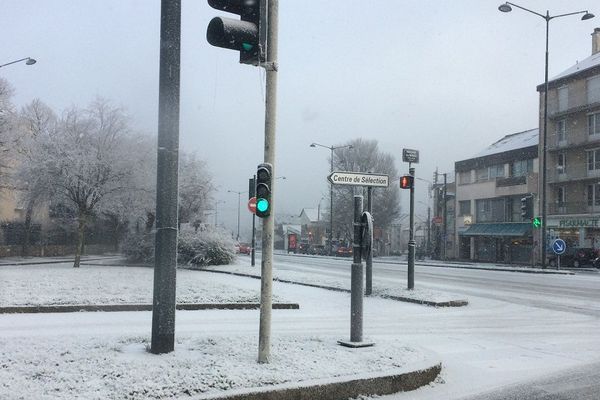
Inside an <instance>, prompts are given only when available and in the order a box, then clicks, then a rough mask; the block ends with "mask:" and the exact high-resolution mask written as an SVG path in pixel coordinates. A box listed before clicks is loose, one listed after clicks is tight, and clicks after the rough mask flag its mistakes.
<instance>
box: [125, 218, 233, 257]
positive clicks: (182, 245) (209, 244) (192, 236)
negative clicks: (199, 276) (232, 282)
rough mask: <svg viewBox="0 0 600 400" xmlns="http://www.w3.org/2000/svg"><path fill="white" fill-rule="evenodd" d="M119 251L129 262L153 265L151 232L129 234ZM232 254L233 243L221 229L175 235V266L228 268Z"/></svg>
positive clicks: (186, 230) (211, 228)
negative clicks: (220, 266) (176, 238)
mask: <svg viewBox="0 0 600 400" xmlns="http://www.w3.org/2000/svg"><path fill="white" fill-rule="evenodd" d="M123 251H124V253H125V256H126V257H127V260H129V261H130V262H135V263H145V264H153V263H154V232H152V233H145V234H136V233H132V234H130V235H129V236H128V237H127V240H126V241H125V244H124V246H123ZM235 254H236V252H235V246H234V241H233V239H232V238H231V236H230V235H229V234H228V233H226V232H224V231H222V230H221V229H215V228H214V227H211V226H208V227H204V226H202V227H201V228H200V229H199V230H198V232H195V231H194V230H193V229H182V230H180V231H179V237H178V245H177V263H178V264H180V265H186V266H196V267H202V266H207V265H224V264H231V262H232V261H233V260H234V259H235Z"/></svg>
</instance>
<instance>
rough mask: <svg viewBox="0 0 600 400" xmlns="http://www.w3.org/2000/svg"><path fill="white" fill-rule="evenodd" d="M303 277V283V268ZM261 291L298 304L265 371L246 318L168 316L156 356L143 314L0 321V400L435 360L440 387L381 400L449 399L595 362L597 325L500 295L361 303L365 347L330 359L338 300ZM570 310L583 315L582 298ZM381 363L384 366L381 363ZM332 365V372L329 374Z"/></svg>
mask: <svg viewBox="0 0 600 400" xmlns="http://www.w3.org/2000/svg"><path fill="white" fill-rule="evenodd" d="M246 261H247V260H246ZM6 268H7V267H0V282H2V285H3V286H2V289H4V283H5V282H6V280H5V278H6V276H7V275H4V272H5V271H12V269H10V268H9V269H6ZM18 268H22V267H18ZM51 268H54V266H43V267H42V268H41V269H38V270H37V271H38V273H40V271H43V270H45V269H51ZM68 268H70V267H68ZM98 268H106V269H107V270H109V269H110V268H113V269H114V268H115V267H98ZM247 268H249V267H247ZM117 269H118V268H117ZM140 270H146V269H142V268H141V269H140ZM86 271H95V269H92V268H90V267H84V268H82V269H81V270H80V271H78V273H80V274H81V273H82V272H86ZM131 271H132V273H131V274H129V275H127V274H125V275H122V276H120V279H122V280H124V281H135V280H138V277H137V276H136V274H133V272H134V271H137V270H136V269H133V270H131ZM147 271H148V272H149V273H150V272H151V269H147ZM180 272H182V271H180ZM185 272H186V273H187V272H189V273H192V274H197V276H198V277H199V278H198V279H199V280H200V281H205V282H206V284H207V285H210V286H211V287H218V288H220V289H219V290H222V293H223V296H225V293H227V292H229V291H230V290H229V289H232V290H238V289H239V288H242V289H243V288H246V289H247V290H248V291H252V290H255V291H258V287H259V285H260V281H259V280H256V279H248V278H242V277H236V276H231V275H224V274H214V273H203V272H197V271H185ZM13 273H15V272H14V271H13V272H11V274H13ZM142 273H143V272H142ZM306 274H307V275H311V273H310V270H307V272H306ZM497 274H499V273H497ZM506 274H507V276H510V277H513V278H514V277H515V274H514V273H506ZM33 275H34V273H31V274H30V277H27V278H26V279H33V278H31V276H33ZM526 275H528V274H524V275H523V279H525V276H526ZM519 276H520V275H519ZM17 278H18V277H17V276H16V275H14V276H13V278H11V279H17ZM565 278H566V279H571V278H569V277H565ZM23 279H25V278H23ZM46 279H51V275H49V276H48V277H47V278H46ZM553 279H557V278H553ZM590 279H596V277H595V276H593V277H590ZM183 281H184V279H180V280H179V283H181V282H183ZM62 282H63V283H62V284H63V285H66V288H67V289H68V288H75V287H76V286H77V285H78V283H77V281H76V280H73V279H71V280H68V279H65V280H63V281H62ZM182 285H183V283H182ZM41 287H45V286H41ZM440 289H441V290H443V289H444V288H443V287H440ZM67 291H68V290H67ZM273 291H274V294H275V295H277V296H280V297H283V298H285V299H286V300H291V301H297V302H299V303H300V310H275V311H273V327H272V335H273V348H272V355H273V363H271V364H268V365H265V366H261V365H258V364H256V362H255V360H256V356H257V353H258V339H257V332H258V319H259V312H258V311H257V310H243V311H216V310H211V311H178V312H177V320H176V321H177V325H176V337H177V345H176V351H175V353H174V354H169V355H162V356H155V355H150V354H148V353H145V352H144V351H143V349H144V346H145V345H146V344H147V343H148V341H149V337H150V330H151V317H152V314H151V313H150V312H119V313H102V312H97V313H83V312H82V313H68V314H10V315H8V314H7V315H0V398H2V399H5V398H6V399H18V398H20V395H22V396H23V398H27V399H30V398H35V399H38V398H44V397H42V396H41V395H40V394H41V393H42V391H44V390H45V394H46V396H47V397H45V398H47V399H71V398H76V397H79V398H85V399H88V398H89V399H94V398H111V397H109V395H108V394H107V393H109V392H111V393H118V394H119V395H120V397H119V398H127V397H126V396H127V395H129V394H130V393H131V395H132V396H133V395H136V396H137V395H139V394H140V393H142V392H143V390H144V389H146V390H152V391H153V393H160V391H161V390H166V391H167V392H166V393H169V390H181V392H180V393H181V395H182V396H181V398H190V397H189V396H188V395H187V394H186V392H185V391H186V390H188V391H190V393H192V391H194V390H199V389H201V388H205V387H208V386H211V385H215V386H217V387H218V386H219V385H222V388H223V389H226V388H231V387H240V385H241V386H245V385H248V386H253V385H257V384H272V383H273V382H275V381H277V382H279V381H286V382H288V383H289V384H292V385H293V384H294V383H293V382H299V381H301V380H305V379H310V378H311V377H315V376H320V375H321V376H322V375H323V374H328V375H329V376H328V377H329V378H330V377H331V376H333V375H335V374H336V373H340V374H348V373H351V372H356V373H359V374H361V373H363V374H364V373H368V372H369V371H371V370H370V369H363V368H371V367H380V368H382V369H383V370H385V371H389V369H390V368H397V365H401V366H402V367H405V368H409V367H410V366H411V365H412V364H413V363H419V362H420V361H422V360H423V359H429V360H441V361H442V363H443V366H444V369H443V371H442V375H441V379H439V380H438V381H437V382H436V383H435V384H432V385H431V386H427V387H424V388H421V389H419V390H417V391H414V392H410V393H400V394H396V395H392V396H386V397H382V399H390V400H391V399H393V400H406V399H415V400H430V399H460V398H462V397H465V396H470V395H475V394H478V393H482V392H485V391H488V390H492V389H494V388H498V387H502V386H504V385H509V384H513V383H518V382H527V381H529V380H531V379H535V378H538V377H540V376H545V375H548V374H550V373H554V372H557V371H561V370H563V369H566V368H569V367H576V366H582V365H585V364H588V363H592V362H597V361H599V360H600V339H599V336H598V332H600V318H598V317H597V316H595V315H588V314H585V313H577V312H566V311H557V310H554V309H548V308H542V307H536V306H535V305H532V304H529V305H520V304H517V303H515V302H506V301H502V300H498V299H499V298H501V296H502V295H503V292H500V291H497V293H496V292H495V289H494V288H493V287H490V288H488V292H494V293H496V294H497V298H498V299H489V298H483V297H478V296H469V306H467V307H462V308H431V307H424V306H420V305H415V304H410V303H402V302H398V301H391V300H386V299H382V298H377V297H368V298H365V299H364V314H365V321H364V334H365V338H366V339H369V340H373V341H374V342H375V343H376V345H375V347H373V348H372V349H371V350H368V351H366V352H363V351H362V350H364V349H359V350H358V351H355V350H350V349H342V348H341V347H339V346H338V345H337V344H336V343H335V342H336V341H337V340H340V339H342V340H348V338H349V333H350V296H349V294H348V293H339V292H332V291H327V290H321V289H316V288H310V287H303V286H297V285H291V284H284V283H277V282H276V283H274V285H273ZM0 293H2V294H3V293H4V290H2V291H0ZM545 296H549V297H550V296H552V294H551V293H548V294H546V295H545ZM553 300H555V299H553ZM571 301H580V302H581V305H582V307H583V306H588V307H589V304H584V301H585V300H577V299H571ZM588 302H589V300H588ZM372 351H375V352H378V351H379V352H380V353H369V352H372ZM67 352H68V353H67ZM382 354H386V355H388V356H389V357H391V359H390V360H389V361H390V363H389V364H387V363H386V360H385V357H383V358H381V355H382ZM351 356H352V357H354V356H357V357H358V359H349V358H348V363H347V364H342V362H344V361H342V360H343V359H346V358H347V357H351ZM314 357H317V358H316V359H315V358H314ZM363 357H364V358H363ZM413 357H414V358H413ZM315 360H316V361H315ZM217 361H218V362H217ZM53 363H54V364H53ZM56 364H58V365H56ZM196 365H198V367H196ZM237 365H239V368H237V369H236V366H237ZM338 365H340V366H341V367H340V369H339V370H338V371H337V372H332V369H333V370H335V369H336V368H337V366H338ZM94 366H95V368H94ZM274 377H275V378H274ZM328 377H325V378H328ZM275 379H277V380H275ZM279 379H280V380H279ZM121 382H122V384H123V386H119V385H121ZM203 385H205V386H203ZM25 388H27V392H23V390H25ZM174 388H178V389H174ZM54 389H59V390H54ZM78 390H79V391H80V392H77V391H78ZM133 390H137V392H135V393H133V392H132V391H133ZM78 394H79V395H78ZM145 395H146V397H149V398H152V397H150V394H149V393H146V394H145ZM130 398H135V397H130ZM192 398H193V397H192Z"/></svg>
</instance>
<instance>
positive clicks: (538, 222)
mask: <svg viewBox="0 0 600 400" xmlns="http://www.w3.org/2000/svg"><path fill="white" fill-rule="evenodd" d="M531 222H532V224H533V227H534V228H539V227H541V226H542V219H541V218H540V217H535V218H534V219H533V220H532V221H531Z"/></svg>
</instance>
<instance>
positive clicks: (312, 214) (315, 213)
mask: <svg viewBox="0 0 600 400" xmlns="http://www.w3.org/2000/svg"><path fill="white" fill-rule="evenodd" d="M302 214H304V215H306V218H308V220H309V221H310V222H318V221H319V210H318V209H316V208H303V209H302V212H301V213H300V216H301V217H302Z"/></svg>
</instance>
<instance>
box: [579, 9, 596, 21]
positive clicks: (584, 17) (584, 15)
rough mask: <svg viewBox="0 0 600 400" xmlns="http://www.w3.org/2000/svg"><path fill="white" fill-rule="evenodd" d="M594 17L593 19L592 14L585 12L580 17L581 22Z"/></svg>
mask: <svg viewBox="0 0 600 400" xmlns="http://www.w3.org/2000/svg"><path fill="white" fill-rule="evenodd" d="M594 17H595V15H594V14H592V13H591V12H587V11H586V12H585V14H583V17H581V20H582V21H585V20H586V19H592V18H594Z"/></svg>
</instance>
